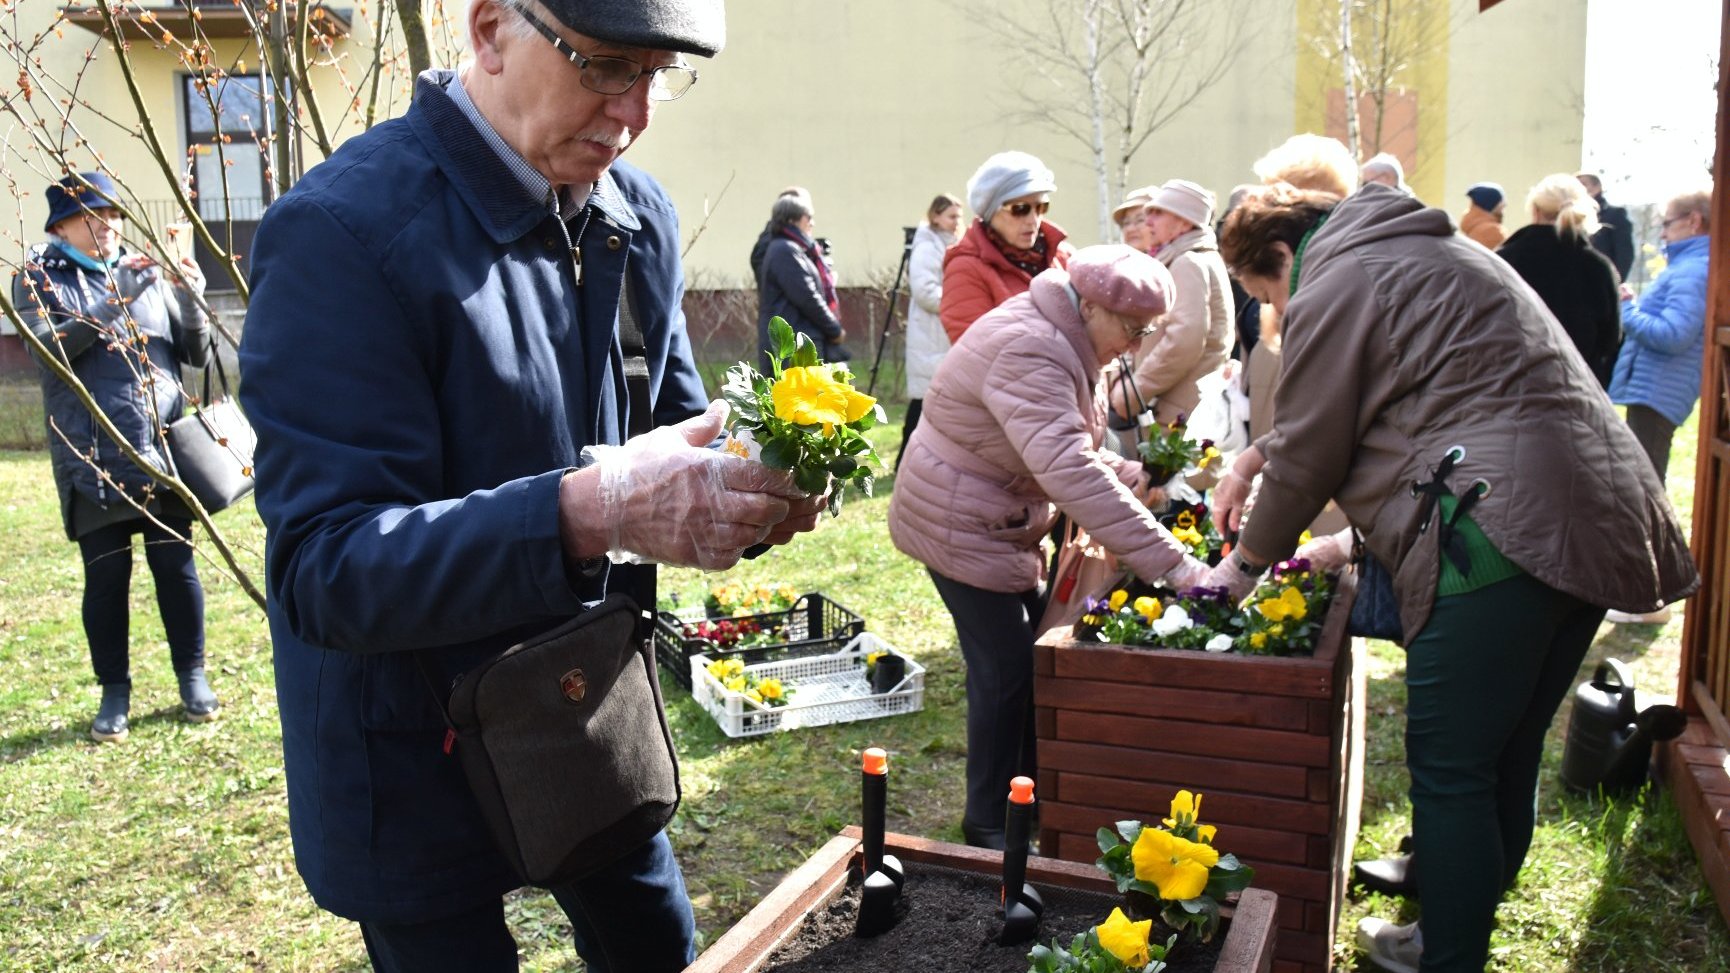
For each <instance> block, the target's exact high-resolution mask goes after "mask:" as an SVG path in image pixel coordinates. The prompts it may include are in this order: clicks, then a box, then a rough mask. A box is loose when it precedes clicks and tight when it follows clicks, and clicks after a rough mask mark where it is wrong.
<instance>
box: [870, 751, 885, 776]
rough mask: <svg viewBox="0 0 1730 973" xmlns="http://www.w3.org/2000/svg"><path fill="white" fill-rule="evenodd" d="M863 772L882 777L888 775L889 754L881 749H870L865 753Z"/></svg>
mask: <svg viewBox="0 0 1730 973" xmlns="http://www.w3.org/2000/svg"><path fill="white" fill-rule="evenodd" d="M865 772H866V773H867V774H874V775H876V776H878V777H882V776H884V775H885V774H887V773H889V754H887V753H885V752H884V751H883V748H882V747H870V748H868V749H866V751H865Z"/></svg>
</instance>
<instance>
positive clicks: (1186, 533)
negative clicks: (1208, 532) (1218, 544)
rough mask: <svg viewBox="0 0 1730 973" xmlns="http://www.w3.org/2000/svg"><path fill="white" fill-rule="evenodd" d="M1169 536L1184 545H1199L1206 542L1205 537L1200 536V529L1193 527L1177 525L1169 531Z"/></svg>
mask: <svg viewBox="0 0 1730 973" xmlns="http://www.w3.org/2000/svg"><path fill="white" fill-rule="evenodd" d="M1171 536H1172V537H1174V538H1176V539H1177V542H1178V543H1179V544H1182V545H1184V546H1185V547H1200V546H1201V545H1203V544H1205V543H1207V541H1206V539H1204V538H1203V537H1202V536H1201V531H1199V530H1196V529H1195V528H1194V527H1179V528H1177V529H1176V530H1174V531H1172V532H1171Z"/></svg>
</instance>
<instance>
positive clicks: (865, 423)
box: [848, 405, 884, 432]
mask: <svg viewBox="0 0 1730 973" xmlns="http://www.w3.org/2000/svg"><path fill="white" fill-rule="evenodd" d="M883 421H884V413H883V407H882V406H880V405H874V406H872V407H871V411H870V412H867V413H865V414H864V415H862V416H860V417H859V418H857V419H855V420H853V421H852V422H850V423H848V425H850V426H852V427H853V428H854V429H857V430H859V431H860V432H864V431H865V430H867V429H871V428H873V427H875V426H876V425H877V424H878V423H881V422H883Z"/></svg>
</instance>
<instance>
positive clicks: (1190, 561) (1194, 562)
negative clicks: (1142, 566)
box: [1159, 554, 1212, 592]
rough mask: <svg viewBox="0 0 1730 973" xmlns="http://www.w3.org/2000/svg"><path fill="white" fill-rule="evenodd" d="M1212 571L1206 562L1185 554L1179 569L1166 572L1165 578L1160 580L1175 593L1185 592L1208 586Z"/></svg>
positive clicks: (1178, 566)
mask: <svg viewBox="0 0 1730 973" xmlns="http://www.w3.org/2000/svg"><path fill="white" fill-rule="evenodd" d="M1211 571H1212V569H1211V568H1209V567H1208V566H1207V562H1206V561H1202V560H1199V559H1197V558H1194V557H1191V556H1190V555H1188V554H1185V555H1184V556H1183V560H1182V561H1179V562H1178V565H1177V567H1175V568H1172V569H1171V570H1170V571H1167V572H1165V576H1164V577H1162V578H1160V579H1159V580H1160V581H1161V582H1162V583H1164V585H1165V586H1166V587H1167V588H1170V589H1171V590H1173V591H1177V592H1184V591H1188V590H1189V589H1191V588H1198V587H1201V586H1203V585H1206V584H1207V583H1208V580H1207V579H1208V577H1209V574H1210V572H1211Z"/></svg>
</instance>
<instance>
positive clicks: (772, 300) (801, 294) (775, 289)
mask: <svg viewBox="0 0 1730 973" xmlns="http://www.w3.org/2000/svg"><path fill="white" fill-rule="evenodd" d="M787 231H788V232H792V233H795V234H797V233H799V231H798V230H797V229H793V228H791V227H789V228H787ZM765 232H767V231H765ZM801 236H802V234H801ZM758 243H759V246H760V247H761V250H762V259H761V261H759V260H758V253H757V251H756V250H753V251H752V253H751V263H752V269H753V270H755V271H756V273H757V349H758V351H760V352H761V353H762V358H763V361H764V362H767V361H768V356H769V319H770V318H773V317H776V316H779V317H782V318H784V319H786V321H787V323H788V324H790V325H792V326H793V330H794V331H797V332H801V333H803V334H804V335H806V336H807V337H809V338H810V339H811V341H812V342H813V343H814V344H816V346H817V354H818V356H819V357H821V358H822V359H823V360H824V361H831V362H833V361H846V360H848V359H849V358H852V357H853V356H852V354H851V353H850V352H849V351H848V349H847V346H846V345H843V344H839V343H838V342H837V341H836V339H838V338H840V337H841V319H840V318H837V317H836V316H835V312H834V311H833V310H831V309H830V307H829V302H828V299H827V298H825V297H824V295H823V279H822V277H821V276H820V274H819V273H818V270H817V264H816V263H815V262H814V261H815V260H816V259H818V258H814V257H813V256H812V255H811V250H810V248H809V247H807V246H806V245H805V244H804V242H802V241H799V240H794V239H792V238H790V237H788V236H787V235H786V233H785V232H782V231H781V230H780V229H777V231H776V234H775V235H774V236H772V237H769V239H768V241H767V243H766V244H765V243H764V242H763V241H762V240H759V241H758ZM758 367H759V368H762V369H763V370H764V371H765V373H766V372H767V370H768V366H767V365H766V364H761V363H760V364H759V365H758Z"/></svg>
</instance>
